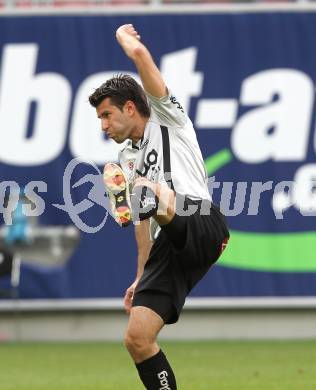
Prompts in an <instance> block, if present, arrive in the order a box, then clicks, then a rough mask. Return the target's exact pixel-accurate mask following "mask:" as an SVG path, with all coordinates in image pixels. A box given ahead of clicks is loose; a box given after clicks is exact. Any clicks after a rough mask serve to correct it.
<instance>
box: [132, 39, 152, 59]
mask: <svg viewBox="0 0 316 390" xmlns="http://www.w3.org/2000/svg"><path fill="white" fill-rule="evenodd" d="M146 56H148V51H147V49H146V48H145V46H144V45H143V44H142V43H141V42H139V44H138V45H136V46H135V47H134V48H133V52H132V57H133V59H134V61H141V60H143V59H144V58H145V57H146Z"/></svg>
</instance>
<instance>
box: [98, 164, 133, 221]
mask: <svg viewBox="0 0 316 390" xmlns="http://www.w3.org/2000/svg"><path fill="white" fill-rule="evenodd" d="M103 180H104V184H105V188H106V192H107V194H108V197H109V201H110V205H111V209H112V213H113V217H114V219H115V220H116V222H117V223H118V224H119V225H121V226H123V227H125V226H128V225H129V224H130V222H131V221H132V212H131V204H130V194H129V187H128V181H127V179H126V177H125V174H124V172H123V170H122V169H121V167H120V166H119V165H117V164H114V163H109V164H106V165H105V167H104V171H103Z"/></svg>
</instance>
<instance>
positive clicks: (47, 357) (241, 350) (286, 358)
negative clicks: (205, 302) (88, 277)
mask: <svg viewBox="0 0 316 390" xmlns="http://www.w3.org/2000/svg"><path fill="white" fill-rule="evenodd" d="M162 347H163V349H164V351H165V352H166V353H167V355H168V357H169V360H170V362H171V364H172V365H173V367H174V370H175V372H176V375H177V379H178V389H179V390H213V389H214V390H220V389H225V390H228V389H236V390H245V389H255V390H260V389H262V390H283V389H284V390H312V389H313V390H314V389H316V341H304V342H301V341H297V342H272V341H271V342H264V341H262V342H181V343H180V342H179V343H176V342H173V343H171V342H170V343H163V344H162ZM0 389H1V390H89V389H91V390H137V389H138V390H141V389H143V387H142V386H141V385H140V382H139V380H138V377H137V374H136V371H135V368H134V366H133V363H132V362H131V360H130V359H129V356H128V355H127V353H126V352H125V350H124V348H123V346H122V345H121V344H116V343H73V344H70V343H66V344H63V343H52V344H47V343H45V344H0Z"/></svg>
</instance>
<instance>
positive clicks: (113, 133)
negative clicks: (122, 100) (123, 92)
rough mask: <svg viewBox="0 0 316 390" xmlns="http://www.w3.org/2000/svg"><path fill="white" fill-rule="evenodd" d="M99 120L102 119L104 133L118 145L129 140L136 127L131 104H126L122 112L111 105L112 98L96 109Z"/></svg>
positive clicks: (105, 100)
mask: <svg viewBox="0 0 316 390" xmlns="http://www.w3.org/2000/svg"><path fill="white" fill-rule="evenodd" d="M96 110H97V115H98V118H100V119H101V126H102V131H104V132H105V133H106V134H107V136H108V137H109V138H111V139H113V140H114V141H115V142H117V143H119V144H120V143H122V142H124V141H125V140H126V139H127V138H129V136H130V133H131V131H132V129H133V126H134V121H133V118H132V115H131V107H130V102H126V104H125V105H124V107H123V110H122V111H121V110H120V109H119V108H118V107H117V106H114V105H113V104H112V103H111V99H110V98H105V99H104V100H103V101H102V102H101V103H100V104H99V105H98V107H97V108H96Z"/></svg>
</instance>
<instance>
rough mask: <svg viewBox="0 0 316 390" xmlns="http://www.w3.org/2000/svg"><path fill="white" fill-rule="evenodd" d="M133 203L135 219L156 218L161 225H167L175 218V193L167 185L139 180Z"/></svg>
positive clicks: (134, 189) (137, 180)
mask: <svg viewBox="0 0 316 390" xmlns="http://www.w3.org/2000/svg"><path fill="white" fill-rule="evenodd" d="M131 201H132V209H133V215H134V218H135V219H139V220H141V221H142V220H144V219H147V218H149V217H154V218H155V220H156V221H157V222H158V224H159V225H167V224H168V223H170V222H171V220H172V219H173V218H174V216H175V207H176V205H175V193H174V191H172V190H171V189H170V188H169V187H168V186H167V185H162V184H159V183H153V182H151V181H149V180H148V179H146V178H138V179H136V181H135V184H134V187H133V191H132V198H131Z"/></svg>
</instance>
